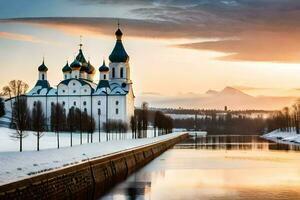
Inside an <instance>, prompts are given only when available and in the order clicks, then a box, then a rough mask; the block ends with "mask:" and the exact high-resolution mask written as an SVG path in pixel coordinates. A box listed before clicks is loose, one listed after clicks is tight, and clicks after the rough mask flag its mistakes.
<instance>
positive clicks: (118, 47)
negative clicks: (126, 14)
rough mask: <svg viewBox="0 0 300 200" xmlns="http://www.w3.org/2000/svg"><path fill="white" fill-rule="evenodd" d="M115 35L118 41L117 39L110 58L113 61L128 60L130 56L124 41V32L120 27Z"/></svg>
mask: <svg viewBox="0 0 300 200" xmlns="http://www.w3.org/2000/svg"><path fill="white" fill-rule="evenodd" d="M115 35H116V37H117V41H116V44H115V47H114V49H113V51H112V52H111V54H110V56H109V60H110V61H111V62H128V60H129V56H128V54H127V53H126V51H125V48H124V46H123V43H122V35H123V33H122V31H121V30H120V29H118V30H117V31H116V34H115Z"/></svg>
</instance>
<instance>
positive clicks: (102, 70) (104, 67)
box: [99, 60, 109, 72]
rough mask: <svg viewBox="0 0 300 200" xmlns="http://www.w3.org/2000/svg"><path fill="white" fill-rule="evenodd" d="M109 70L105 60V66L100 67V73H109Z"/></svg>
mask: <svg viewBox="0 0 300 200" xmlns="http://www.w3.org/2000/svg"><path fill="white" fill-rule="evenodd" d="M108 71H109V68H108V67H107V66H106V65H105V60H103V64H102V66H101V67H99V72H108Z"/></svg>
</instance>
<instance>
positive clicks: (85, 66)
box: [80, 64, 88, 72]
mask: <svg viewBox="0 0 300 200" xmlns="http://www.w3.org/2000/svg"><path fill="white" fill-rule="evenodd" d="M87 71H88V68H87V64H82V65H81V68H80V72H87Z"/></svg>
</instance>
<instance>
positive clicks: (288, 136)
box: [262, 130, 300, 145]
mask: <svg viewBox="0 0 300 200" xmlns="http://www.w3.org/2000/svg"><path fill="white" fill-rule="evenodd" d="M262 137H263V138H265V139H268V140H271V141H274V142H278V143H285V144H297V145H300V134H297V133H296V131H292V132H282V131H279V130H275V131H272V132H270V133H267V134H265V135H263V136H262Z"/></svg>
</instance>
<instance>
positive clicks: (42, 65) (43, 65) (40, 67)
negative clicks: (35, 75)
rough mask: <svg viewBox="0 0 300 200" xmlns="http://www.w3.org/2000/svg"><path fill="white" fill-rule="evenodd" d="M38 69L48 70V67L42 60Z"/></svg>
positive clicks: (41, 70)
mask: <svg viewBox="0 0 300 200" xmlns="http://www.w3.org/2000/svg"><path fill="white" fill-rule="evenodd" d="M38 70H39V71H40V72H46V71H48V68H47V67H46V65H45V63H44V60H43V63H42V64H41V65H40V66H39V68H38Z"/></svg>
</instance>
